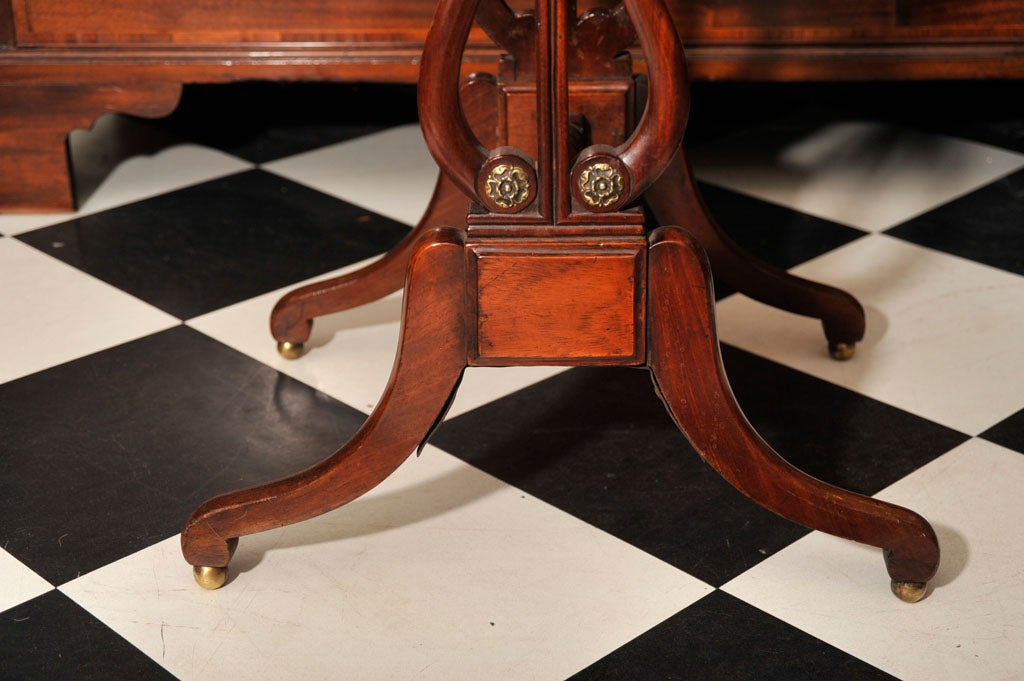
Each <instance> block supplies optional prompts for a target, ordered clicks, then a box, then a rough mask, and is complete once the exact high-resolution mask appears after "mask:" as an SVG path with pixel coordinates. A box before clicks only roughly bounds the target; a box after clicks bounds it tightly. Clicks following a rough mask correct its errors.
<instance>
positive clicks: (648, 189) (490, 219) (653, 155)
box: [181, 0, 939, 601]
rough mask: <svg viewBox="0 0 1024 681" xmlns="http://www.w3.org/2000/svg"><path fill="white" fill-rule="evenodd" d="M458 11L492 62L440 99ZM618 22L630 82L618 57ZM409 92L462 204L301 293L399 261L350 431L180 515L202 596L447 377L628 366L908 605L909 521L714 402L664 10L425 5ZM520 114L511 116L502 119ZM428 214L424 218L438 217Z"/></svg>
mask: <svg viewBox="0 0 1024 681" xmlns="http://www.w3.org/2000/svg"><path fill="white" fill-rule="evenodd" d="M478 6H479V13H477V8H478ZM627 10H628V11H627ZM474 17H475V18H476V19H477V20H478V21H479V23H480V24H481V25H483V26H484V27H485V28H486V29H487V31H488V33H489V34H490V36H491V37H492V38H493V39H494V40H495V42H497V43H498V44H499V45H501V46H502V47H503V48H505V49H506V50H507V52H508V55H507V56H506V57H503V59H502V61H501V65H500V69H499V77H498V78H497V79H487V78H482V77H477V78H474V79H472V80H471V81H470V82H469V85H467V86H464V87H463V88H462V90H463V95H462V96H461V97H460V82H461V80H462V77H461V68H462V64H461V54H460V50H459V49H457V47H458V46H460V45H462V44H465V42H466V41H467V39H468V38H469V36H470V28H471V26H472V25H473V21H474ZM634 30H635V34H636V36H635V37H636V39H637V42H639V44H640V46H641V48H642V50H643V52H644V54H645V55H646V57H647V67H648V71H649V74H650V75H649V78H650V84H649V87H645V86H644V85H643V84H644V82H645V80H644V79H643V78H642V77H639V78H634V74H633V64H632V62H631V60H630V59H628V58H626V57H622V56H620V50H621V47H622V46H623V45H628V44H632V43H633V41H634ZM467 90H468V91H469V92H468V94H469V95H471V96H467ZM419 96H420V121H421V124H422V126H423V132H424V137H425V138H426V141H427V146H428V147H429V148H430V150H431V152H432V153H433V155H434V158H435V160H436V161H437V162H438V165H440V167H441V170H442V173H443V174H444V175H445V177H446V178H447V179H446V180H445V181H444V184H442V185H441V190H440V192H439V195H440V196H441V197H450V196H451V195H453V193H454V192H453V191H452V189H451V188H452V187H454V188H455V189H457V190H459V191H460V192H461V193H463V194H464V195H466V196H467V197H471V198H472V201H473V203H474V204H475V205H476V206H477V207H478V209H474V210H473V211H471V212H470V213H469V214H468V216H467V218H466V220H465V225H466V227H465V228H464V229H459V228H455V227H452V226H437V227H436V228H434V229H428V228H427V226H422V227H421V228H420V229H419V230H417V231H418V232H419V233H418V234H416V235H415V237H414V238H415V242H414V243H412V245H408V246H405V247H403V248H401V249H399V250H398V251H397V252H396V253H397V255H393V256H392V257H391V259H390V264H388V265H382V266H380V267H379V268H378V269H376V270H364V271H363V273H362V274H361V275H360V276H356V277H350V278H343V279H342V280H335V281H334V282H328V283H327V284H318V285H316V286H318V287H320V290H321V291H322V293H321V294H320V297H321V298H324V297H326V298H331V299H333V300H334V303H335V306H337V305H338V304H339V301H341V302H344V301H345V299H346V296H350V297H349V300H354V301H361V302H365V301H368V300H370V299H372V298H373V297H375V296H378V295H382V294H384V293H387V292H389V291H390V289H391V287H392V285H393V280H392V279H391V278H390V277H392V273H393V272H394V271H398V270H401V269H403V268H402V267H399V266H398V265H399V264H402V263H404V262H405V261H406V258H407V262H408V267H407V272H408V274H407V278H406V280H405V282H406V283H405V308H404V314H403V321H402V331H401V339H400V345H399V351H398V358H397V360H396V363H395V367H394V369H393V372H392V375H391V379H390V381H389V383H388V386H387V388H386V390H385V393H384V396H383V397H382V399H381V400H380V402H379V403H378V406H377V407H376V409H375V410H374V411H373V413H372V414H371V415H370V417H369V418H368V420H367V421H366V423H365V424H364V425H363V427H362V428H361V429H360V430H359V431H358V432H357V433H356V435H355V436H354V437H353V438H352V440H350V441H349V442H348V443H347V444H346V445H344V446H343V447H342V448H341V449H339V450H338V451H337V452H336V453H335V454H333V455H332V456H331V457H329V458H328V459H326V460H325V461H323V462H321V463H320V464H318V465H316V466H314V467H312V468H310V469H308V470H306V471H303V472H300V473H298V474H296V475H294V476H291V477H289V478H285V479H282V480H279V481H276V482H272V483H269V484H266V485H261V486H257V487H253V488H250V489H247V490H241V491H238V492H232V493H229V494H226V495H223V496H221V497H218V498H215V499H212V500H210V501H208V502H206V503H205V504H203V505H202V506H201V507H200V508H199V509H197V510H196V511H195V512H194V513H193V514H192V516H191V517H190V518H189V520H188V521H187V523H186V525H185V528H184V531H183V532H182V537H181V542H182V551H183V554H184V556H185V559H186V560H187V561H188V562H189V563H190V564H192V565H193V566H194V571H195V575H196V579H197V581H199V583H200V584H201V585H203V586H205V587H207V588H218V587H220V586H221V585H223V584H224V582H225V579H226V576H227V572H226V571H227V565H228V563H229V562H230V560H231V557H232V554H233V552H234V550H235V548H236V546H237V541H238V537H239V536H243V535H247V534H252V533H255V532H260V531H264V530H268V529H272V528H276V527H282V526H284V525H289V524H292V523H295V522H299V521H302V520H305V519H307V518H311V517H313V516H315V515H319V514H321V513H324V512H326V511H329V510H331V509H334V508H337V507H338V506H340V505H342V504H344V503H347V502H348V501H351V500H353V499H355V498H356V497H358V496H360V495H361V494H363V493H365V492H367V491H369V490H370V489H372V488H373V487H374V486H376V485H377V484H379V483H380V482H381V481H382V480H383V479H384V478H385V477H387V476H388V475H389V474H390V473H391V472H392V471H394V470H395V469H396V468H397V467H398V466H399V465H401V463H402V462H403V461H404V460H405V459H406V458H407V457H408V456H409V455H410V454H411V453H412V451H413V450H414V449H416V448H417V447H422V446H423V443H425V442H426V440H427V438H428V437H429V436H430V433H431V431H432V430H433V428H434V427H436V425H437V424H438V423H439V422H440V420H441V418H442V417H443V415H444V412H445V409H446V407H447V405H448V404H449V403H450V399H451V396H452V395H453V392H454V390H455V389H456V387H457V385H458V382H459V378H460V376H461V374H462V371H463V370H464V368H465V367H466V366H517V365H538V364H540V365H543V364H555V365H568V366H577V365H609V366H628V367H637V366H644V367H646V368H648V369H649V370H650V372H651V374H652V377H653V380H654V386H655V389H656V390H657V392H658V394H659V395H660V396H661V397H662V399H663V401H664V402H665V405H666V407H667V408H668V410H669V412H670V414H671V415H672V417H673V418H674V419H675V422H676V423H677V424H678V426H679V427H680V429H681V430H683V432H685V433H686V435H687V436H688V438H689V439H690V441H691V443H692V444H693V445H694V447H695V449H697V451H698V452H700V454H701V455H702V456H703V457H704V458H705V460H706V461H707V462H708V463H709V464H710V465H711V466H712V467H714V468H715V469H716V470H717V471H718V472H719V473H721V474H722V476H723V477H725V479H726V480H728V481H729V482H730V483H732V484H733V485H734V486H735V487H736V488H737V489H739V490H740V491H742V492H743V493H745V494H746V495H748V496H749V497H750V498H751V499H753V500H754V501H756V502H758V503H760V504H761V505H763V506H764V507H766V508H768V509H769V510H771V511H774V512H775V513H778V514H780V515H782V516H784V517H787V518H789V519H791V520H793V521H795V522H798V523H800V524H803V525H805V526H807V527H811V528H814V529H818V530H821V531H824V532H828V533H831V534H834V535H837V536H840V537H845V538H848V539H853V540H856V541H860V542H863V543H867V544H871V545H873V546H877V547H880V548H882V549H884V556H885V562H886V565H887V568H888V571H889V576H890V578H891V580H892V589H893V591H894V593H895V594H896V595H897V596H899V597H900V598H901V599H903V600H906V601H915V600H918V599H920V598H921V597H923V596H924V594H925V590H926V584H927V582H928V580H929V579H931V578H932V576H934V574H935V571H936V568H937V566H938V561H939V547H938V541H937V539H936V537H935V533H934V531H933V530H932V528H931V526H930V525H929V524H928V522H927V521H925V520H924V519H923V518H921V517H920V516H919V515H917V514H915V513H913V512H912V511H909V510H907V509H905V508H901V507H899V506H895V505H892V504H889V503H886V502H883V501H879V500H877V499H872V498H869V497H865V496H862V495H859V494H854V493H852V492H848V491H845V490H842V489H839V488H837V487H834V486H832V485H829V484H826V483H824V482H821V481H819V480H816V479H814V478H811V477H810V476H808V475H806V474H804V473H802V472H801V471H799V470H797V469H795V468H793V467H792V466H790V465H789V464H788V463H786V462H785V460H783V459H782V458H781V457H780V456H779V455H778V454H777V453H776V452H775V451H773V450H772V449H771V447H770V446H769V445H768V444H767V443H766V442H765V441H764V440H763V439H761V438H760V436H759V435H758V434H757V433H756V432H755V431H754V429H753V428H752V427H751V426H750V424H749V423H748V422H747V420H746V418H745V417H744V416H743V413H742V411H741V410H740V407H739V405H738V404H737V403H736V400H735V398H734V397H733V395H732V392H731V390H730V388H729V384H728V380H727V378H726V376H725V371H724V369H723V366H722V360H721V356H720V353H719V347H718V341H717V338H716V334H715V323H714V297H713V294H712V290H711V288H712V286H711V276H710V271H709V269H708V265H707V260H706V257H705V255H704V251H703V248H702V247H701V244H700V243H699V242H698V241H697V239H695V238H694V236H692V235H691V234H690V233H689V232H687V231H684V229H680V227H683V228H686V229H689V228H694V229H695V230H696V232H697V233H698V234H700V235H703V236H704V237H705V238H710V240H711V241H712V242H716V240H720V236H718V235H716V234H715V228H714V226H713V222H712V221H711V220H710V218H709V217H708V216H707V214H706V209H704V207H703V204H702V203H701V201H700V198H699V196H698V195H697V193H696V189H695V187H694V185H693V183H692V181H690V178H689V174H688V170H687V165H686V158H685V151H684V149H683V147H682V140H683V131H684V129H685V125H686V119H687V113H688V107H689V96H688V81H687V77H686V73H685V62H684V59H683V51H682V47H681V45H680V44H679V41H678V37H677V35H676V30H675V27H674V25H673V23H672V20H671V17H670V15H669V14H668V13H667V9H666V7H665V5H664V3H663V0H625V2H623V3H618V4H616V5H614V6H613V7H611V8H608V9H606V10H599V11H594V12H589V13H585V14H583V15H582V16H580V15H579V14H578V12H577V7H576V3H575V2H573V1H572V0H536V9H535V17H534V18H531V19H528V20H523V19H522V18H521V17H520V16H517V15H514V14H513V13H512V12H511V11H510V10H509V8H508V7H507V6H506V5H505V0H442V1H441V4H440V7H439V10H438V13H437V16H436V18H435V22H434V25H433V28H432V29H431V31H430V33H429V34H428V36H427V38H426V40H425V48H424V55H423V60H422V70H421V75H420V90H419ZM462 101H468V102H470V105H469V109H470V111H469V116H468V117H471V118H474V119H476V121H477V123H478V124H479V123H481V122H484V123H485V122H487V121H494V120H495V119H496V120H497V130H496V132H495V134H494V135H493V138H496V140H497V143H494V142H491V143H487V144H483V143H481V141H480V140H479V139H478V137H477V136H476V135H475V134H474V132H473V131H472V129H471V127H470V125H469V123H468V122H467V116H465V115H464V114H463V111H462V108H463V104H462ZM635 102H639V103H640V106H638V107H637V110H638V111H640V112H641V113H639V115H634V113H633V112H634V108H633V106H632V105H633V103H635ZM528 109H530V110H532V112H533V115H532V116H526V115H525V114H524V113H522V112H525V111H526V110H528ZM512 111H519V112H520V114H519V115H512ZM495 112H496V113H497V116H496V117H495V116H494V115H493V114H494V113H495ZM513 123H514V124H513ZM666 171H668V172H667V173H666ZM645 195H647V196H653V197H654V198H655V201H654V211H655V214H656V215H657V217H658V218H659V219H679V220H682V221H683V224H681V225H680V226H678V227H677V226H664V227H660V228H658V229H656V230H655V231H653V232H652V233H650V234H647V232H646V229H645V220H644V215H643V212H642V210H641V209H640V208H639V206H638V202H639V200H640V199H641V198H643V197H644V196H645ZM442 203H444V202H442V201H440V200H439V201H438V205H435V206H434V209H432V212H433V214H434V218H443V217H444V216H445V215H447V214H448V210H449V209H448V208H446V207H443V206H441V205H440V204H442ZM713 253H715V257H717V258H719V259H723V260H726V261H729V260H730V259H733V260H732V261H731V264H732V265H733V271H732V272H731V273H730V276H733V277H734V278H736V279H737V280H739V281H740V282H741V283H742V282H744V281H747V280H745V279H744V276H745V269H744V268H747V269H750V268H753V269H755V270H756V263H754V262H753V261H751V260H750V259H749V256H746V255H745V254H742V252H739V251H738V249H735V248H734V247H726V248H722V247H721V244H718V243H717V242H716V245H715V248H714V249H713ZM406 254H408V255H406ZM726 271H727V272H729V271H730V268H726ZM754 277H755V278H760V279H761V280H762V281H763V282H765V285H767V286H774V289H773V290H774V291H775V292H776V294H778V297H779V299H780V302H782V303H783V304H785V305H792V304H793V303H792V300H793V299H797V300H801V301H803V302H806V301H807V300H814V301H815V302H814V306H816V308H815V312H816V313H819V314H820V315H821V316H822V317H823V319H825V321H826V324H825V327H826V333H829V331H830V323H829V321H830V320H832V321H834V322H835V323H834V324H833V325H832V326H833V328H832V331H833V332H835V333H839V334H840V335H839V336H838V337H837V338H838V339H840V340H842V341H847V342H851V343H852V342H853V341H855V340H857V338H859V336H858V337H857V338H850V337H845V336H843V335H842V334H843V333H849V332H850V329H848V328H841V327H843V325H844V324H845V323H848V322H852V323H853V325H854V326H857V324H858V323H859V332H862V331H863V315H862V313H861V312H860V307H859V305H857V304H856V301H852V298H850V297H849V296H846V294H842V293H841V292H835V291H834V289H827V288H826V287H820V286H818V285H815V284H810V283H809V282H806V281H803V280H799V279H796V278H793V277H788V275H785V273H781V272H777V271H776V272H764V271H763V272H760V273H755V275H754ZM380 282H384V283H383V284H382V283H380ZM339 292H340V293H339ZM823 292H826V295H823V296H821V297H820V298H816V296H817V295H818V294H821V293H823ZM828 292H832V293H828ZM317 301H318V297H317V294H316V287H314V288H309V287H307V288H305V289H301V290H300V291H299V292H298V293H297V294H293V295H291V296H288V297H286V298H285V299H284V300H283V301H282V303H281V304H279V305H278V307H277V309H276V310H275V313H274V314H275V316H277V317H279V319H278V321H281V320H282V319H287V320H288V321H289V322H291V324H290V326H289V325H288V324H282V328H283V327H288V328H289V329H290V330H291V331H294V332H296V333H298V334H300V335H301V333H308V326H309V323H310V316H309V314H310V309H308V308H307V307H306V305H307V303H308V304H309V305H311V306H315V305H317V304H318V302H317ZM851 301H852V305H853V306H854V307H853V308H851V307H850V302H851ZM328 307H329V306H328ZM317 311H318V312H319V311H320V310H319V308H318V309H317ZM837 328H839V329H840V330H838V331H837ZM277 330H278V329H275V332H276V331H277ZM837 338H833V337H830V338H829V342H830V344H834V341H835V340H837ZM293 339H297V337H289V338H288V339H286V340H287V341H288V342H291V340H293ZM279 340H281V339H280V337H279ZM300 341H301V339H297V342H300Z"/></svg>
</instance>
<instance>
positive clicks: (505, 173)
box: [484, 163, 531, 209]
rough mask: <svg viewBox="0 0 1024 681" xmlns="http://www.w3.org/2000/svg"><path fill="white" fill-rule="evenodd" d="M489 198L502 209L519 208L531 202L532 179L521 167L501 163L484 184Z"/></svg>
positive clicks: (493, 169)
mask: <svg viewBox="0 0 1024 681" xmlns="http://www.w3.org/2000/svg"><path fill="white" fill-rule="evenodd" d="M484 191H485V192H486V193H487V198H489V199H490V200H491V201H493V202H494V203H495V204H496V205H498V206H501V207H502V208H509V209H512V208H518V207H519V206H522V205H523V204H525V203H527V202H528V201H529V200H530V196H531V194H530V178H529V176H528V175H527V174H526V171H524V170H523V168H521V167H520V166H517V165H512V164H509V163H501V164H498V165H496V166H494V168H492V169H491V172H490V174H489V175H488V176H487V181H486V182H485V183H484Z"/></svg>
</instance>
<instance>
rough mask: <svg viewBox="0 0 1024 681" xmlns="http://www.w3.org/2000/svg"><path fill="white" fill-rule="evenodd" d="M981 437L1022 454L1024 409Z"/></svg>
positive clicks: (1023, 448)
mask: <svg viewBox="0 0 1024 681" xmlns="http://www.w3.org/2000/svg"><path fill="white" fill-rule="evenodd" d="M981 437H983V438H985V439H986V440H988V441H989V442H995V443H996V444H999V445H1002V446H1004V447H1009V448H1010V449H1014V450H1016V451H1018V452H1021V453H1022V454H1024V409H1022V410H1021V411H1018V412H1017V413H1016V414H1014V415H1013V416H1010V417H1009V418H1007V419H1004V420H1003V421H1001V422H999V423H997V424H996V425H994V426H992V427H991V428H989V429H988V430H986V431H985V432H984V433H982V434H981Z"/></svg>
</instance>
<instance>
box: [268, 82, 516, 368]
mask: <svg viewBox="0 0 1024 681" xmlns="http://www.w3.org/2000/svg"><path fill="white" fill-rule="evenodd" d="M460 98H461V101H462V106H463V109H464V110H465V112H466V117H467V118H468V120H469V123H470V125H471V126H472V127H473V129H474V130H475V131H476V132H477V134H478V136H479V137H480V139H482V140H486V141H487V142H488V143H493V142H494V139H495V137H496V136H497V127H498V92H497V85H496V84H495V81H494V79H493V78H490V77H488V76H487V75H486V74H476V75H474V76H470V77H469V78H468V79H467V80H466V82H465V83H463V85H462V88H461V91H460ZM469 204H470V200H469V198H468V197H466V195H465V194H463V193H462V192H461V191H460V190H459V188H458V187H457V186H455V184H454V183H453V182H452V181H451V180H449V179H448V177H447V176H446V175H445V174H444V173H441V174H440V175H439V176H438V179H437V184H436V185H435V186H434V193H433V195H432V196H431V198H430V203H429V204H428V205H427V210H426V212H425V213H424V214H423V217H422V218H420V221H419V222H418V223H417V225H416V227H414V228H413V230H412V231H411V232H410V233H409V234H407V235H406V237H405V238H404V239H402V241H401V242H399V244H398V245H397V246H395V247H394V248H393V249H391V250H390V251H389V252H388V253H386V254H385V255H384V257H382V258H381V259H380V260H377V261H376V262H374V263H372V264H370V265H367V266H366V267H364V268H362V269H359V270H356V271H355V272H351V273H349V274H346V275H343V276H340V277H335V278H334V279H328V280H326V281H320V282H315V283H312V284H309V285H307V286H303V287H301V288H298V289H295V290H294V291H290V292H289V293H287V294H285V295H284V297H282V298H281V300H279V301H278V303H277V305H275V306H274V310H273V312H271V314H270V332H271V334H272V335H273V336H274V339H275V340H276V341H277V350H278V352H279V353H281V355H282V356H283V357H285V358H286V359H296V358H297V357H299V356H300V355H301V354H302V349H303V344H304V343H305V342H306V341H307V340H309V335H310V333H311V331H312V329H313V320H314V319H315V318H317V317H322V316H324V315H329V314H334V313H335V312H341V311H343V310H350V309H352V308H354V307H359V306H360V305H366V304H367V303H372V302H373V301H375V300H379V299H380V298H383V297H384V296H386V295H389V294H391V293H394V292H395V291H398V290H399V289H401V288H402V285H403V284H404V283H405V274H406V270H407V269H408V267H409V258H410V257H412V253H413V251H414V250H415V248H416V244H418V243H419V242H420V240H421V239H422V238H423V235H424V234H425V233H426V232H427V231H428V230H431V229H434V228H435V227H440V226H443V225H446V226H453V227H465V225H466V214H467V213H468V212H469Z"/></svg>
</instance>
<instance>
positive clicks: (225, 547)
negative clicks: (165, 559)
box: [181, 512, 238, 589]
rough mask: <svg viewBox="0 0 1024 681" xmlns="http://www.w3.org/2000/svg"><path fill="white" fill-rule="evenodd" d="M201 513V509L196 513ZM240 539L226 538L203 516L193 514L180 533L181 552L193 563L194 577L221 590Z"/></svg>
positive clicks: (211, 587)
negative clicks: (204, 519)
mask: <svg viewBox="0 0 1024 681" xmlns="http://www.w3.org/2000/svg"><path fill="white" fill-rule="evenodd" d="M197 513H198V512H197ZM237 547H238V538H237V537H232V538H230V539H223V538H221V537H220V535H218V534H217V533H216V532H214V531H213V530H212V529H211V528H210V526H209V525H208V524H207V523H206V522H204V521H203V520H202V519H201V518H196V516H195V515H193V517H192V518H190V519H189V522H188V523H187V524H186V525H185V530H184V531H183V532H182V533H181V552H182V554H183V555H184V556H185V560H186V561H188V562H189V564H191V565H192V576H193V577H195V580H196V583H197V584H199V586H201V587H203V588H204V589H219V588H220V587H222V586H224V583H225V582H226V581H227V576H228V563H230V562H231V556H233V555H234V553H235V549H236V548H237Z"/></svg>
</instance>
